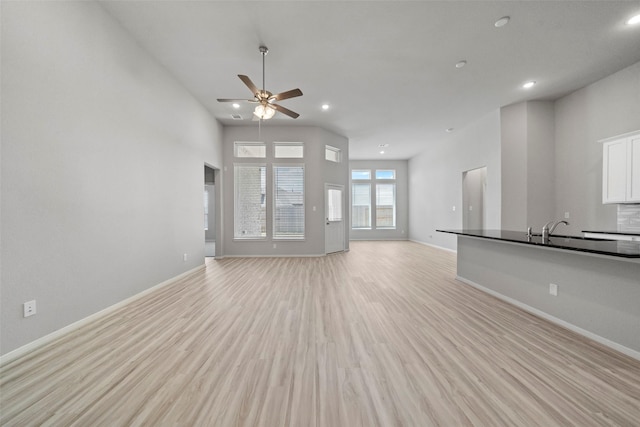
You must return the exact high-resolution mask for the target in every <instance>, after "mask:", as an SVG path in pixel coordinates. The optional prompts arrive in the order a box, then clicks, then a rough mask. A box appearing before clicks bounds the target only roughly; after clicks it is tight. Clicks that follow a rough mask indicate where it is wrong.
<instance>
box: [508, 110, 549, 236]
mask: <svg viewBox="0 0 640 427" xmlns="http://www.w3.org/2000/svg"><path fill="white" fill-rule="evenodd" d="M500 128H501V136H502V138H501V140H502V141H501V150H502V152H501V156H502V157H501V162H502V215H501V218H502V228H503V229H507V230H526V229H527V227H533V228H534V230H538V232H540V230H541V229H542V226H543V225H544V224H545V223H547V222H548V221H550V220H553V219H554V215H555V187H554V181H555V160H554V157H555V156H554V151H555V148H554V106H553V102H550V101H544V102H543V101H529V102H521V103H518V104H515V105H510V106H507V107H503V108H501V109H500Z"/></svg>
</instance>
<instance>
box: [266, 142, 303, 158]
mask: <svg viewBox="0 0 640 427" xmlns="http://www.w3.org/2000/svg"><path fill="white" fill-rule="evenodd" d="M278 147H300V148H301V149H302V155H301V156H278V153H277V151H278ZM304 152H305V149H304V142H283V141H274V142H273V158H274V159H285V160H286V159H304Z"/></svg>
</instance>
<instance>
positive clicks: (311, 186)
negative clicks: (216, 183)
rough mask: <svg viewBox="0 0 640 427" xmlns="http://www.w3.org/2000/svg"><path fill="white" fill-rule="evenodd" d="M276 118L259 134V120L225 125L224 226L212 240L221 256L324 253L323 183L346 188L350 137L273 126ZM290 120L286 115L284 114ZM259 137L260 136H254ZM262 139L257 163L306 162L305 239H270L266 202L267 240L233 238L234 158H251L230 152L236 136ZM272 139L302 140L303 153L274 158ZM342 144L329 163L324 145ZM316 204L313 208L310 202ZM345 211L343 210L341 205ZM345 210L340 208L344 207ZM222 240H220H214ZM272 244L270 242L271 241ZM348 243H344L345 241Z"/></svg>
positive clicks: (270, 187)
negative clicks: (339, 158) (336, 159)
mask: <svg viewBox="0 0 640 427" xmlns="http://www.w3.org/2000/svg"><path fill="white" fill-rule="evenodd" d="M277 120H279V119H273V120H272V121H270V122H265V123H264V124H263V125H262V128H261V132H260V135H258V124H257V123H254V124H252V125H249V126H226V127H225V129H224V138H223V139H224V168H223V171H222V176H223V178H224V179H223V181H224V184H223V209H224V213H223V216H224V229H225V230H227V232H226V233H225V234H224V236H223V238H222V239H221V238H220V236H218V239H217V242H216V257H221V256H281V255H323V254H324V253H325V250H324V246H325V233H324V227H325V213H324V184H325V183H331V184H339V185H344V187H345V191H346V190H348V182H349V181H348V171H349V168H348V162H347V161H346V159H347V158H348V155H349V141H348V140H347V139H346V138H344V137H342V136H340V135H336V134H334V133H332V132H329V131H326V130H323V129H320V128H317V127H309V126H278V125H277ZM287 120H289V119H287ZM259 138H260V139H259ZM260 140H262V141H264V142H266V143H267V158H266V159H255V160H256V162H257V163H266V164H267V165H271V164H272V163H277V164H285V163H293V164H300V163H303V162H304V164H305V192H306V194H305V240H304V241H283V240H272V239H271V232H270V230H271V229H272V224H271V222H272V212H271V211H270V208H269V206H270V204H269V203H267V239H266V240H260V241H258V240H234V238H233V209H234V202H233V198H234V177H233V164H234V162H236V163H251V162H252V159H236V158H234V157H233V143H234V142H235V141H260ZM273 142H303V143H304V156H305V158H304V159H274V158H273V145H272V143H273ZM326 144H328V145H331V146H333V147H336V148H339V149H341V150H342V155H343V162H341V163H333V162H328V161H326V160H325V145H326ZM267 193H268V196H267V198H269V199H270V198H271V197H272V194H273V177H272V174H271V170H270V166H269V167H268V168H267ZM314 207H315V211H314V210H313V208H314ZM346 212H348V210H347V211H346ZM346 212H345V213H346ZM347 233H348V227H347V226H346V224H345V242H346V241H348V234H347ZM221 241H222V243H223V246H222V247H221V246H220V245H219V243H220V242H221ZM274 244H275V245H276V247H275V248H274V247H273V245H274ZM347 249H348V246H347Z"/></svg>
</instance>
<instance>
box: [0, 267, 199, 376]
mask: <svg viewBox="0 0 640 427" xmlns="http://www.w3.org/2000/svg"><path fill="white" fill-rule="evenodd" d="M204 267H205V265H204V264H202V265H199V266H198V267H195V268H192V269H191V270H188V271H185V272H184V273H181V274H179V275H177V276H175V277H172V278H171V279H168V280H165V281H164V282H162V283H159V284H157V285H155V286H153V287H151V288H148V289H145V290H144V291H142V292H140V293H137V294H135V295H133V296H130V297H129V298H127V299H124V300H122V301H120V302H117V303H115V304H113V305H111V306H109V307H107V308H105V309H102V310H100V311H98V312H96V313H93V314H91V315H89V316H87V317H85V318H84V319H80V320H78V321H77V322H73V323H71V324H70V325H67V326H65V327H64V328H61V329H58V330H57V331H54V332H51V333H50V334H48V335H45V336H43V337H41V338H38V339H37V340H35V341H31V342H30V343H28V344H25V345H23V346H22V347H18V348H17V349H15V350H13V351H10V352H9V353H7V354H4V355H2V356H0V366H4V365H5V364H7V363H9V362H12V361H14V360H15V359H17V358H19V357H21V356H24V355H25V354H27V353H29V352H31V351H33V350H35V349H37V348H39V347H42V346H43V345H45V344H48V343H50V342H52V341H54V340H56V339H58V338H60V337H62V336H63V335H66V334H68V333H70V332H73V331H75V330H77V329H79V328H81V327H82V326H84V325H86V324H88V323H90V322H93V321H94V320H97V319H99V318H101V317H103V316H106V315H108V314H110V313H112V312H114V311H116V310H118V309H119V308H121V307H123V306H125V305H127V304H129V303H132V302H133V301H136V300H137V299H140V298H142V297H143V296H145V295H148V294H150V293H151V292H153V291H156V290H158V289H160V288H163V287H165V286H167V285H170V284H172V283H174V282H177V281H178V280H180V279H182V278H184V277H186V276H188V275H189V274H191V273H194V272H196V271H198V270H201V269H203V268H204Z"/></svg>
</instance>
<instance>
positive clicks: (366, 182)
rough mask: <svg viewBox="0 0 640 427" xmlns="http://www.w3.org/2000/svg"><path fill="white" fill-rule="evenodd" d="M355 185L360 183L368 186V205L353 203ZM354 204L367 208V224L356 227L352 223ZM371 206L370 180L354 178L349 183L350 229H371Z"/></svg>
mask: <svg viewBox="0 0 640 427" xmlns="http://www.w3.org/2000/svg"><path fill="white" fill-rule="evenodd" d="M356 185H362V186H367V187H368V188H369V197H368V201H369V204H368V205H356V204H355V194H356V192H355V186H356ZM356 206H367V207H368V208H369V215H368V216H369V218H368V221H367V222H368V224H369V225H368V226H362V227H356V226H354V224H353V216H354V213H355V212H354V211H355V207H356ZM371 215H372V207H371V181H368V180H356V181H355V182H352V183H351V229H352V230H372V229H373V220H372V219H373V218H372V216H371Z"/></svg>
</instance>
